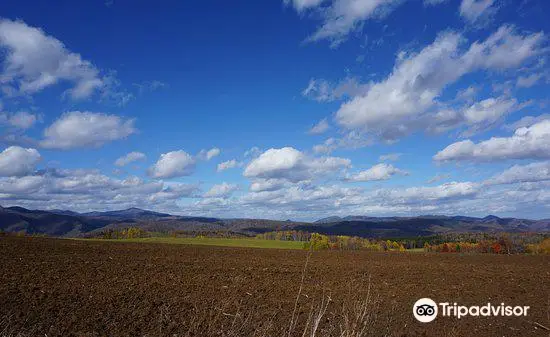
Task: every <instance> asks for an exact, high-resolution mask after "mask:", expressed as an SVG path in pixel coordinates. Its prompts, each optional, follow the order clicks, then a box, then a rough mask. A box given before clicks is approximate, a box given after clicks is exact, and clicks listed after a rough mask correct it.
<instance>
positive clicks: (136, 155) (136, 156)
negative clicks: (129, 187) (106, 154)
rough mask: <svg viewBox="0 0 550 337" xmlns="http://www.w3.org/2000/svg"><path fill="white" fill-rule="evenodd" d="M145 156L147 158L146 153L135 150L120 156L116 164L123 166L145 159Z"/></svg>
mask: <svg viewBox="0 0 550 337" xmlns="http://www.w3.org/2000/svg"><path fill="white" fill-rule="evenodd" d="M145 158H147V156H146V155H145V153H142V152H135V151H134V152H130V153H128V154H126V155H124V156H122V157H120V158H118V159H117V160H116V161H115V165H116V166H118V167H123V166H126V165H128V164H130V163H133V162H135V161H138V160H144V159H145Z"/></svg>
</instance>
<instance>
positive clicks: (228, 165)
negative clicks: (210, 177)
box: [217, 159, 240, 172]
mask: <svg viewBox="0 0 550 337" xmlns="http://www.w3.org/2000/svg"><path fill="white" fill-rule="evenodd" d="M238 165H240V163H239V162H237V160H235V159H231V160H228V161H224V162H222V163H219V164H218V167H217V171H218V172H222V171H225V170H229V169H232V168H234V167H237V166H238Z"/></svg>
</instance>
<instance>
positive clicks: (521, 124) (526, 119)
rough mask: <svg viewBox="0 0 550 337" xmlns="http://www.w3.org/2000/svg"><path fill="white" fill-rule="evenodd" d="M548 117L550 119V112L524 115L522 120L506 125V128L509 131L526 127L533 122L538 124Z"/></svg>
mask: <svg viewBox="0 0 550 337" xmlns="http://www.w3.org/2000/svg"><path fill="white" fill-rule="evenodd" d="M546 119H548V120H550V114H542V115H539V116H524V117H522V118H521V119H520V120H518V121H516V122H514V123H511V124H507V125H504V129H506V130H509V131H514V130H517V129H519V128H524V127H528V126H531V125H533V124H537V123H539V122H542V121H543V120H546Z"/></svg>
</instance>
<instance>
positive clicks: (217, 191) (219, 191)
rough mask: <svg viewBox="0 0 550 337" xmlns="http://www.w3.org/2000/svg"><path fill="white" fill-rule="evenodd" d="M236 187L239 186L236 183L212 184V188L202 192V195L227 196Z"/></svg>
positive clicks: (236, 188) (212, 196) (211, 196)
mask: <svg viewBox="0 0 550 337" xmlns="http://www.w3.org/2000/svg"><path fill="white" fill-rule="evenodd" d="M238 189H239V186H238V185H236V184H228V183H226V182H223V183H221V184H218V185H214V186H212V188H210V190H208V191H207V192H206V193H205V194H204V196H205V197H206V198H227V197H229V196H231V194H233V192H235V191H236V190H238Z"/></svg>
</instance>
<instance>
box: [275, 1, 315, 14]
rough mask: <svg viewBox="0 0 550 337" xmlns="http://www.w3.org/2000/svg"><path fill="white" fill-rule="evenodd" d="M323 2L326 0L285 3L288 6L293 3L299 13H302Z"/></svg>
mask: <svg viewBox="0 0 550 337" xmlns="http://www.w3.org/2000/svg"><path fill="white" fill-rule="evenodd" d="M323 1H324V0H284V3H285V4H287V5H288V4H290V3H292V6H294V8H296V10H297V11H298V12H301V11H303V10H305V9H308V8H312V7H317V6H319V5H320V4H321V3H322V2H323Z"/></svg>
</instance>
